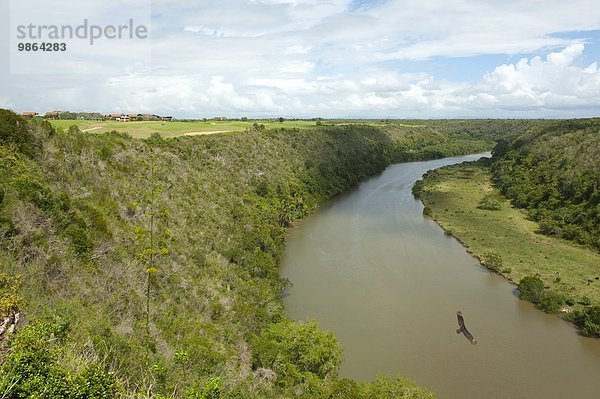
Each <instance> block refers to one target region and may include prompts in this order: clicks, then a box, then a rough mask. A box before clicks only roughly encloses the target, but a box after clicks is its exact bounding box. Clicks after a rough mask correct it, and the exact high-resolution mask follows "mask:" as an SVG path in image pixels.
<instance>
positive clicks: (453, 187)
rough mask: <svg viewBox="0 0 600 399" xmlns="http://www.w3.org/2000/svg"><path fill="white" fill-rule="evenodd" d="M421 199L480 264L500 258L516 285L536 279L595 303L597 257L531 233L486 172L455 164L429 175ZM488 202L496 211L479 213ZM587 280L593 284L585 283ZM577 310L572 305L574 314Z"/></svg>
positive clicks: (599, 288) (599, 286)
mask: <svg viewBox="0 0 600 399" xmlns="http://www.w3.org/2000/svg"><path fill="white" fill-rule="evenodd" d="M420 197H421V199H422V201H423V203H424V204H425V206H426V207H427V208H429V209H426V212H430V214H431V215H432V217H433V218H434V219H435V221H436V222H437V223H438V224H439V225H440V226H441V227H442V228H443V229H444V230H445V231H446V232H447V233H448V234H451V235H453V236H454V237H456V238H457V239H458V240H459V241H461V242H462V243H463V245H464V246H465V247H466V248H467V249H468V251H469V252H471V253H472V254H473V255H475V256H477V257H478V258H479V259H480V260H483V263H485V261H486V259H491V258H494V256H493V255H492V256H490V254H496V255H499V256H500V258H501V265H499V267H498V268H499V273H501V274H502V275H503V276H504V277H506V278H507V279H508V280H510V281H513V282H515V283H518V282H519V280H520V279H521V278H523V277H525V276H530V275H535V274H538V275H539V277H540V278H541V279H542V280H543V281H544V284H545V286H546V287H548V288H550V289H551V290H553V291H558V292H561V293H563V294H565V295H566V296H567V297H570V298H573V299H575V300H576V301H580V300H581V299H582V298H583V297H584V296H587V297H588V298H590V299H591V302H592V303H593V304H600V281H599V280H596V279H595V278H596V276H600V267H599V265H600V255H599V254H597V253H595V252H593V251H591V250H588V249H585V248H582V247H579V246H577V245H576V244H573V243H571V242H567V241H564V240H561V239H557V238H551V237H547V236H544V235H541V234H536V230H537V229H538V225H537V223H534V222H531V221H529V220H527V219H526V217H525V214H524V213H523V212H522V211H520V210H517V209H514V208H512V207H511V206H510V204H509V202H508V201H506V200H505V199H503V197H501V196H500V195H499V193H498V192H497V191H496V189H495V188H494V187H492V185H491V183H490V174H489V172H488V169H487V168H485V167H482V166H476V165H472V164H470V165H457V166H454V167H447V168H442V169H438V170H436V171H434V172H430V173H429V174H428V177H426V178H425V179H424V182H423V186H422V189H421V194H420ZM484 197H485V198H488V199H489V198H492V199H493V203H494V205H495V206H496V207H498V208H499V209H497V210H485V209H480V208H478V207H479V206H480V204H481V201H482V199H484ZM588 280H591V281H592V282H591V283H589V282H588ZM579 306H580V305H578V304H576V305H575V306H572V307H571V308H572V309H577V308H578V307H579Z"/></svg>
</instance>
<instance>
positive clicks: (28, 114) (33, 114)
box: [21, 112, 39, 118]
mask: <svg viewBox="0 0 600 399" xmlns="http://www.w3.org/2000/svg"><path fill="white" fill-rule="evenodd" d="M21 115H22V116H24V117H25V118H33V117H34V116H38V115H39V114H38V113H37V112H23V113H22V114H21Z"/></svg>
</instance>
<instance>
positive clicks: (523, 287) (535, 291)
mask: <svg viewBox="0 0 600 399" xmlns="http://www.w3.org/2000/svg"><path fill="white" fill-rule="evenodd" d="M517 288H518V289H519V292H520V293H519V298H521V299H525V300H527V301H529V302H532V303H534V304H536V305H537V304H538V303H540V301H541V300H542V297H543V295H544V282H543V281H542V280H541V279H540V278H539V277H536V276H527V277H523V278H522V279H521V281H520V282H519V285H518V286H517Z"/></svg>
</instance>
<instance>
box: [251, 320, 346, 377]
mask: <svg viewBox="0 0 600 399" xmlns="http://www.w3.org/2000/svg"><path fill="white" fill-rule="evenodd" d="M253 346H254V349H255V350H254V359H253V363H254V366H255V367H256V368H258V367H263V368H269V369H272V370H274V371H275V372H276V373H278V374H280V375H281V376H282V379H283V380H284V381H285V379H286V378H287V379H288V380H289V379H291V380H292V381H294V382H298V381H300V380H301V379H302V376H301V375H302V374H303V373H312V374H314V375H316V376H318V377H320V378H326V377H328V376H329V377H334V376H335V375H336V374H337V370H338V367H339V365H340V364H341V361H342V348H341V346H340V344H339V342H338V341H337V340H336V339H335V337H334V336H333V334H331V333H329V332H326V331H319V329H318V326H317V323H316V322H310V323H305V324H299V323H295V322H291V321H283V322H279V323H276V324H271V325H270V326H269V328H267V330H266V331H264V332H263V333H262V334H261V335H259V336H257V337H256V338H255V339H254V342H253ZM279 381H280V379H279V378H278V382H279ZM290 382H291V381H290Z"/></svg>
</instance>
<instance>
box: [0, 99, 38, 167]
mask: <svg viewBox="0 0 600 399" xmlns="http://www.w3.org/2000/svg"><path fill="white" fill-rule="evenodd" d="M0 145H14V146H16V148H17V149H18V150H19V151H20V152H21V153H23V154H25V155H28V156H30V157H31V156H33V155H34V137H33V135H32V134H31V131H30V129H29V124H28V123H27V121H26V120H25V119H24V118H22V117H21V116H19V115H17V114H15V113H14V112H12V111H10V110H7V109H0Z"/></svg>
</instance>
